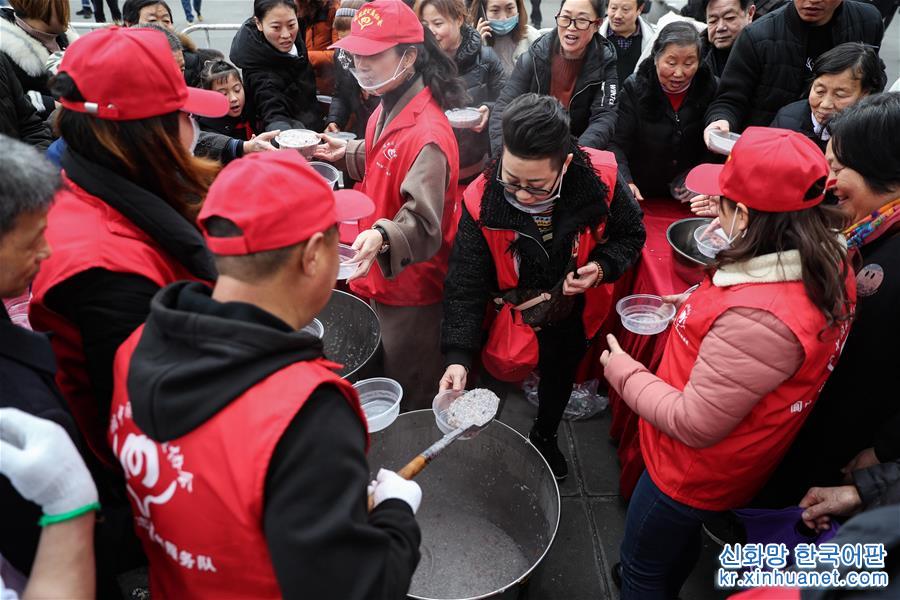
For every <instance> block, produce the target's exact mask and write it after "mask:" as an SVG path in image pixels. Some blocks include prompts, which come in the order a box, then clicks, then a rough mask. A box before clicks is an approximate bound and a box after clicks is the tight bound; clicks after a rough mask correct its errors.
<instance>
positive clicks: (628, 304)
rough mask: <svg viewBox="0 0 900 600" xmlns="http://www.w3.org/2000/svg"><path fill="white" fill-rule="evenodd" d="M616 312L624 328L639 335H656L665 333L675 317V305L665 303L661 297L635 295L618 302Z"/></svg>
mask: <svg viewBox="0 0 900 600" xmlns="http://www.w3.org/2000/svg"><path fill="white" fill-rule="evenodd" d="M616 312H617V313H619V317H621V319H622V326H623V327H625V329H627V330H628V331H630V332H631V333H636V334H638V335H656V334H657V333H660V332H662V331H665V329H666V327H668V326H669V322H670V321H671V320H672V318H673V317H674V316H675V305H674V304H667V303H665V302H663V299H662V298H660V297H659V296H653V295H651V294H635V295H634V296H626V297H624V298H622V299H621V300H619V301H618V302H616Z"/></svg>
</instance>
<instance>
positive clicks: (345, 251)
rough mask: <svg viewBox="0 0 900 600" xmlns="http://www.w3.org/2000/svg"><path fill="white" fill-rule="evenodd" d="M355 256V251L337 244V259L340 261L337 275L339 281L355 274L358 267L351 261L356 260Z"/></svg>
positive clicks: (345, 245) (344, 245)
mask: <svg viewBox="0 0 900 600" xmlns="http://www.w3.org/2000/svg"><path fill="white" fill-rule="evenodd" d="M357 254H358V253H357V252H356V250H354V249H353V248H351V247H350V246H348V245H347V244H338V257H339V258H340V261H341V265H340V266H339V267H338V274H337V278H338V279H339V280H341V281H343V280H345V279H347V278H348V277H350V276H351V275H353V274H354V273H356V269H357V268H358V266H357V264H356V263H355V262H353V260H354V259H356V255H357Z"/></svg>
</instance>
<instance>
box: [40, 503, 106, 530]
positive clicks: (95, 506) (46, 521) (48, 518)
mask: <svg viewBox="0 0 900 600" xmlns="http://www.w3.org/2000/svg"><path fill="white" fill-rule="evenodd" d="M92 510H100V503H99V502H94V503H92V504H86V505H85V506H82V507H81V508H76V509H75V510H70V511H69V512H67V513H63V514H61V515H44V516H42V517H41V518H40V519H39V520H38V525H40V526H41V527H46V526H47V525H53V524H54V523H62V522H63V521H69V520H70V519H75V518H77V517H80V516H81V515H83V514H85V513H89V512H91V511H92Z"/></svg>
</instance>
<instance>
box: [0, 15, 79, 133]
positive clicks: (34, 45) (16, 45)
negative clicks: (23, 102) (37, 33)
mask: <svg viewBox="0 0 900 600" xmlns="http://www.w3.org/2000/svg"><path fill="white" fill-rule="evenodd" d="M56 43H57V44H59V47H60V48H61V49H63V50H65V49H66V48H67V47H68V46H69V38H68V37H66V35H65V34H61V35H58V36H56ZM0 52H2V53H3V54H6V56H7V57H8V58H9V59H10V62H11V63H12V67H13V71H15V73H16V77H18V79H19V83H20V84H21V85H22V89H23V90H25V92H26V93H27V92H35V93H37V94H40V96H41V98H40V103H41V104H43V109H42V110H38V115H39V116H40V117H41V118H42V119H46V118H47V117H48V116H50V113H51V112H53V109H54V107H55V105H54V98H53V96H51V95H50V89H49V87H48V85H47V82H48V81H49V79H50V72H49V71H48V70H47V67H46V62H47V59H48V58H49V57H50V51H49V50H47V49H46V48H45V47H44V45H43V44H41V43H40V42H39V41H37V40H36V39H34V38H33V37H31V36H30V35H28V34H27V33H25V31H24V30H23V29H22V28H21V27H19V26H18V25H16V17H15V14H14V13H13V9H11V8H8V7H7V8H0ZM32 103H33V104H35V107H37V106H38V102H37V100H35V101H33V102H32Z"/></svg>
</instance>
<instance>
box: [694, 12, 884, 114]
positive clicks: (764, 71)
mask: <svg viewBox="0 0 900 600" xmlns="http://www.w3.org/2000/svg"><path fill="white" fill-rule="evenodd" d="M832 21H833V25H832V27H833V29H832V35H833V37H832V39H833V42H834V43H833V45H832V46H831V48H833V47H834V46H837V45H839V44H843V43H844V42H863V43H865V44H870V45H872V46H875V47H876V48H878V47H879V46H881V38H882V37H883V36H884V27H883V25H882V22H881V15H880V14H879V13H878V10H877V9H876V8H875V7H874V6H872V5H870V4H865V3H862V2H852V1H850V0H844V2H843V4H842V5H841V6H839V7H838V10H837V11H835V13H834V16H833V17H832ZM810 29H811V27H810V26H809V25H808V24H806V23H805V22H803V21H802V20H801V19H800V15H798V14H797V9H796V8H794V4H793V2H789V3H788V4H786V5H785V6H784V7H782V8H780V9H778V10H776V11H774V12H771V13H769V14H767V15H766V16H764V17H762V18H760V19H758V20H756V21H754V22H753V23H751V24H750V25H748V26H747V27H745V28H744V30H743V31H742V32H741V35H739V36H738V38H737V41H735V43H734V46H733V47H732V49H731V55H730V56H729V57H728V64H727V65H726V66H725V71H724V72H723V73H722V80H721V81H720V82H719V93H718V95H717V96H716V99H715V101H713V103H712V104H711V105H710V107H709V110H708V111H707V113H706V122H707V123H711V122H712V121H717V120H719V119H725V120H726V121H728V122H729V124H730V125H731V130H732V131H735V132H740V131H743V130H744V128H746V127H749V126H751V125H759V126H763V127H765V126H768V125H769V124H770V123H771V122H772V119H773V118H774V117H775V113H777V112H778V110H779V109H780V108H781V107H782V106H785V105H787V104H790V103H791V102H794V101H796V100H797V99H799V98H800V97H801V96H802V94H803V89H804V88H805V87H806V82H807V79H808V78H809V75H810V73H811V67H812V62H813V60H815V58H817V57H808V56H807V39H808V37H809V31H810Z"/></svg>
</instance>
